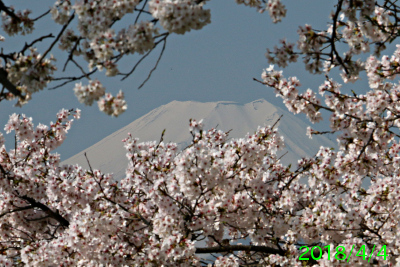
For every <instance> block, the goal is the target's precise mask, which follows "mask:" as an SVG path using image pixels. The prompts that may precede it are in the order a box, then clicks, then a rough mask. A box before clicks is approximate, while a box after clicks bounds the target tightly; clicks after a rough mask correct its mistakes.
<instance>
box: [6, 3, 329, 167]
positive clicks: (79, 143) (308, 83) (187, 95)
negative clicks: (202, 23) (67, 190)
mask: <svg viewBox="0 0 400 267" xmlns="http://www.w3.org/2000/svg"><path fill="white" fill-rule="evenodd" d="M4 2H5V3H6V5H7V4H9V3H10V2H13V4H14V5H18V4H19V5H24V4H26V3H28V2H29V6H28V7H27V8H31V7H32V6H34V7H36V8H38V7H41V6H43V7H48V6H49V5H50V4H51V3H52V2H54V1H40V0H29V1H26V0H13V1H11V0H9V1H4ZM283 3H284V4H285V5H286V6H287V8H288V13H287V16H286V18H284V19H283V22H281V23H278V24H273V23H272V21H271V19H270V17H269V15H268V14H267V13H264V14H259V13H257V12H256V10H255V9H253V8H248V7H245V6H244V5H237V4H236V3H235V1H233V0H230V1H217V0H213V1H210V2H208V3H207V4H206V5H205V7H204V8H209V9H211V21H212V23H211V24H209V25H208V26H206V27H204V28H203V29H202V30H199V31H191V32H189V33H186V34H185V35H179V36H178V35H176V34H173V35H171V36H170V37H169V38H168V40H167V47H166V51H165V53H164V56H163V58H162V59H161V62H160V64H159V66H158V68H157V70H156V71H155V72H153V75H152V77H151V79H150V81H148V82H147V84H146V85H145V86H144V87H143V88H142V89H140V90H138V89H137V88H138V86H139V85H140V84H141V83H142V82H143V80H144V79H145V78H146V77H147V75H148V72H149V71H150V70H151V68H152V67H153V66H154V64H155V62H156V60H157V57H158V54H159V51H160V48H157V50H156V51H154V52H153V54H152V56H151V57H148V58H147V59H146V60H145V61H144V62H143V64H142V65H141V66H140V67H139V68H138V69H137V71H136V72H135V73H134V74H133V75H132V76H131V77H129V78H128V79H126V80H124V81H122V82H121V81H120V78H107V77H105V76H104V75H103V73H101V75H100V76H98V77H100V81H102V82H103V84H104V85H105V86H106V88H107V91H108V92H111V93H112V94H113V95H115V94H116V93H117V92H118V91H119V90H120V89H123V91H124V93H125V99H126V101H127V103H128V110H127V111H126V112H125V113H124V114H122V115H121V116H119V117H118V118H112V117H109V116H107V115H105V114H104V113H102V112H100V111H99V110H98V107H97V105H96V104H95V105H93V106H92V107H86V106H83V105H82V104H80V103H79V102H78V100H77V98H76V97H75V96H74V94H73V91H72V88H73V86H74V84H73V83H71V84H69V85H66V86H65V87H63V88H59V89H56V90H51V91H48V90H44V91H42V92H40V93H36V94H34V95H33V99H32V100H31V101H30V102H29V103H28V104H27V105H25V106H24V107H22V108H17V107H14V106H13V105H14V104H15V103H14V102H5V101H3V102H1V103H0V127H1V128H0V131H2V132H4V131H3V127H4V124H5V123H6V122H7V120H8V116H9V115H10V114H12V113H24V114H26V115H28V116H30V117H33V122H34V124H35V125H37V124H38V123H39V122H41V123H44V124H49V122H50V121H55V115H56V113H57V112H58V111H59V110H60V109H62V108H67V109H70V108H79V109H81V110H82V118H81V119H80V120H77V121H75V123H74V125H73V126H72V129H71V130H70V132H69V134H68V137H67V140H66V141H65V143H64V144H63V145H62V146H61V147H60V148H59V149H57V152H59V153H60V154H61V159H62V160H64V159H67V158H69V157H70V156H72V155H75V154H76V153H78V152H80V151H82V150H83V149H84V148H86V147H89V146H91V145H93V144H94V143H96V142H98V141H100V140H101V139H102V138H104V137H106V136H107V135H109V134H111V133H113V132H115V131H116V130H118V129H120V128H122V127H123V126H125V125H127V124H129V123H131V122H132V121H134V120H136V119H137V118H139V117H141V116H143V115H144V114H146V113H148V112H149V111H151V110H153V109H154V108H157V107H159V106H160V105H164V104H167V103H169V102H171V101H173V100H179V101H188V100H191V101H200V102H208V101H225V100H228V101H236V102H239V103H248V102H251V101H253V100H256V99H259V98H265V99H266V100H267V101H269V102H271V103H274V104H276V105H278V106H280V107H283V105H282V100H281V99H280V98H279V99H278V98H275V94H274V93H273V90H272V89H270V88H267V87H265V86H262V85H260V84H259V83H257V82H254V81H253V80H252V79H253V77H255V78H260V75H261V73H262V70H263V69H264V68H266V67H268V66H269V63H268V61H267V60H266V58H265V56H264V54H265V52H266V48H270V49H272V48H273V47H274V45H277V44H278V42H279V40H280V39H282V38H284V37H287V38H288V40H289V41H292V42H293V41H296V40H297V37H298V35H297V29H298V26H299V25H304V24H305V23H308V24H311V25H312V26H313V27H314V28H317V29H324V28H325V27H326V25H327V22H328V16H329V13H330V10H332V9H333V4H332V3H333V2H332V1H327V0H287V1H283ZM46 27H49V24H48V23H42V24H38V25H37V26H36V28H37V29H38V30H37V31H34V34H38V32H40V33H43V34H46V33H48V32H49V31H51V30H53V29H57V28H60V27H59V26H57V25H56V26H51V28H46ZM0 34H2V35H4V34H3V33H2V30H1V29H0ZM34 37H35V36H28V37H24V38H29V39H21V38H20V39H18V38H17V39H12V38H11V39H6V41H5V42H3V43H0V46H1V47H2V48H4V50H5V52H8V51H15V50H10V49H11V48H13V47H18V50H19V49H20V48H21V47H22V46H23V44H24V43H23V42H22V41H23V40H26V41H27V42H30V41H31V40H32V39H34ZM47 45H48V43H47ZM46 47H47V46H46ZM41 52H42V53H43V50H42V51H41ZM54 54H55V55H56V56H57V55H59V53H54ZM138 59H139V57H137V56H135V57H130V58H129V59H128V60H126V61H125V62H126V65H124V66H126V67H120V70H129V69H130V68H131V67H132V66H133V65H134V64H135V62H136V61H137V60H138ZM300 61H301V60H300ZM63 63H64V62H63V61H62V60H59V61H58V66H59V68H61V67H60V66H62V65H61V64H63ZM71 66H72V65H71ZM67 74H68V72H67ZM284 74H285V75H287V76H289V75H296V76H298V77H299V79H300V81H301V83H302V85H303V86H304V88H305V89H306V88H308V87H312V88H316V87H317V86H319V85H320V84H321V82H322V81H323V80H324V76H323V75H319V76H315V75H314V76H312V75H309V74H308V73H307V72H306V71H305V70H304V65H303V63H299V64H296V65H295V66H292V67H290V68H287V69H285V70H284ZM58 76H59V75H58ZM83 83H86V81H83ZM199 119H200V118H199ZM7 140H8V142H7V144H8V145H9V144H10V143H11V142H10V140H11V136H10V134H9V135H8V137H7ZM121 145H122V143H121ZM8 149H9V146H8Z"/></svg>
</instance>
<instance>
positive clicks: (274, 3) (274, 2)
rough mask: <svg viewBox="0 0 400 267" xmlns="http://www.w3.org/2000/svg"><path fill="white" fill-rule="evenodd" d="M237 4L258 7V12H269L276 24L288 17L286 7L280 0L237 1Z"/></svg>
mask: <svg viewBox="0 0 400 267" xmlns="http://www.w3.org/2000/svg"><path fill="white" fill-rule="evenodd" d="M235 1H236V3H237V4H243V5H246V6H250V7H256V8H257V10H258V12H260V13H263V12H264V11H266V10H267V11H268V13H269V15H270V17H271V19H272V21H273V22H274V23H277V22H280V21H281V20H282V18H284V17H285V16H286V7H285V6H284V5H283V4H282V2H281V1H280V0H268V2H266V1H261V0H235Z"/></svg>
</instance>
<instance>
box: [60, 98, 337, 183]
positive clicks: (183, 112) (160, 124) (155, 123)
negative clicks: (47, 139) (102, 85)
mask: <svg viewBox="0 0 400 267" xmlns="http://www.w3.org/2000/svg"><path fill="white" fill-rule="evenodd" d="M281 115H283V117H282V119H281V120H280V122H279V123H278V128H279V133H280V134H281V135H282V136H283V137H284V138H285V144H286V147H285V149H284V151H283V153H285V152H286V151H287V152H288V153H287V154H286V155H285V156H284V157H283V158H282V162H283V163H284V164H289V163H292V165H296V163H297V160H298V159H300V158H301V157H304V156H313V155H314V154H315V153H316V152H317V151H318V149H319V147H320V146H321V145H323V146H328V147H336V144H335V143H334V142H332V141H331V140H329V139H328V138H326V137H325V136H314V137H313V139H309V138H308V137H307V136H306V129H307V124H305V123H304V122H303V121H302V120H300V119H298V118H296V117H295V116H294V115H293V114H291V113H289V112H288V111H285V110H282V109H280V108H278V107H275V106H274V105H272V104H271V103H269V102H267V101H266V100H264V99H259V100H256V101H253V102H250V103H247V104H244V105H243V104H239V103H235V102H227V101H221V102H207V103H200V102H194V101H185V102H180V101H173V102H171V103H169V104H166V105H163V106H160V107H159V108H156V109H154V110H153V111H151V112H149V113H148V114H146V115H144V116H142V117H141V118H139V119H137V120H135V121H134V122H132V123H130V124H129V125H127V126H125V127H124V128H122V129H120V130H118V131H116V132H115V133H113V134H111V135H109V136H107V137H105V138H104V139H103V140H101V141H99V142H98V143H96V144H94V145H93V146H91V147H89V148H87V149H85V150H83V151H82V152H80V153H78V154H76V155H75V156H73V157H71V158H69V159H67V160H65V161H64V162H62V164H79V165H80V166H82V167H83V168H86V169H88V168H89V166H88V164H87V161H86V158H85V156H84V152H86V154H87V156H88V158H89V161H90V164H91V166H92V168H93V169H99V170H101V171H102V172H104V173H114V177H115V178H117V179H118V180H119V179H122V178H124V177H125V169H126V167H127V164H128V160H127V158H126V150H125V149H124V147H123V143H122V142H121V140H122V139H125V138H126V137H127V134H128V133H131V134H132V136H133V137H137V138H139V139H140V140H139V141H154V140H157V141H158V140H160V137H161V133H162V131H163V130H164V129H166V132H165V135H164V142H168V141H172V142H176V143H178V144H179V147H180V148H184V147H185V146H186V145H188V144H190V140H191V135H190V133H189V119H190V118H192V119H196V120H200V119H204V121H203V124H204V129H205V130H206V129H210V128H215V127H216V126H217V129H220V130H223V131H228V130H231V129H232V131H231V132H230V134H229V136H230V137H231V138H239V137H245V135H246V134H247V133H253V132H254V131H255V130H257V127H258V126H264V125H273V124H274V123H275V122H276V120H277V119H278V118H279V117H280V116H281ZM283 153H281V154H283Z"/></svg>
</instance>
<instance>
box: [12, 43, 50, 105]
mask: <svg viewBox="0 0 400 267" xmlns="http://www.w3.org/2000/svg"><path fill="white" fill-rule="evenodd" d="M29 52H30V54H29V55H22V54H19V55H17V54H14V58H15V61H14V62H13V63H11V62H9V63H7V65H6V69H7V72H8V79H9V80H10V82H12V83H14V84H15V85H17V86H18V89H19V90H20V91H21V92H22V93H24V94H25V95H26V99H25V100H28V99H29V98H30V95H32V94H33V93H35V92H38V91H40V90H43V89H44V88H45V87H46V86H47V84H48V83H49V82H50V80H51V78H52V74H53V73H54V71H55V70H57V68H56V66H55V65H54V63H53V62H54V61H55V58H54V57H53V56H50V57H49V58H43V56H42V55H41V54H39V53H38V52H37V51H36V49H33V48H31V49H30V50H29Z"/></svg>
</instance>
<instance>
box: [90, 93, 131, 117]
mask: <svg viewBox="0 0 400 267" xmlns="http://www.w3.org/2000/svg"><path fill="white" fill-rule="evenodd" d="M97 104H98V105H99V109H100V110H101V111H103V112H104V113H106V114H107V115H112V116H115V117H118V115H120V114H121V113H123V112H124V111H125V110H126V109H127V104H126V101H125V98H124V93H123V92H122V91H121V90H120V91H119V93H118V94H117V95H116V96H115V97H114V96H112V94H110V93H106V94H105V96H104V97H102V98H100V100H99V101H98V102H97Z"/></svg>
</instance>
